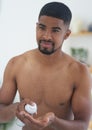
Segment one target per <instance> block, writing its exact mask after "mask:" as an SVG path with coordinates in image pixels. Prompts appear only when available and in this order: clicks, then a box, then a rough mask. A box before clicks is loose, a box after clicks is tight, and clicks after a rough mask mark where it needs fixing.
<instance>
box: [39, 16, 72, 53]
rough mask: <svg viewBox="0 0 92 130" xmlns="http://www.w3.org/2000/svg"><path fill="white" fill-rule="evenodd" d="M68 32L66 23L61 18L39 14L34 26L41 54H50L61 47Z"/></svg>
mask: <svg viewBox="0 0 92 130" xmlns="http://www.w3.org/2000/svg"><path fill="white" fill-rule="evenodd" d="M69 34H70V30H69V29H68V25H65V24H64V22H63V20H61V19H57V18H53V17H49V16H41V17H40V19H39V22H38V23H37V28H36V38H37V43H38V48H39V50H40V51H41V52H42V53H43V54H46V55H50V54H52V53H54V52H55V51H57V50H60V49H61V46H62V43H63V41H64V40H65V39H66V38H67V37H68V36H69Z"/></svg>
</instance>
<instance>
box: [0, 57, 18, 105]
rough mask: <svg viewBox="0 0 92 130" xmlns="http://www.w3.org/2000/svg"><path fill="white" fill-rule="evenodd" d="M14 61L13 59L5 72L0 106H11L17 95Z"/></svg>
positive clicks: (0, 94)
mask: <svg viewBox="0 0 92 130" xmlns="http://www.w3.org/2000/svg"><path fill="white" fill-rule="evenodd" d="M16 90H17V87H16V80H15V68H14V59H11V60H10V61H9V62H8V64H7V66H6V68H5V71H4V76H3V83H2V87H1V89H0V104H6V105H7V104H10V103H11V102H12V101H13V99H14V97H15V94H16Z"/></svg>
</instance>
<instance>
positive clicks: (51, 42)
mask: <svg viewBox="0 0 92 130" xmlns="http://www.w3.org/2000/svg"><path fill="white" fill-rule="evenodd" d="M42 42H46V43H50V44H53V45H54V42H53V41H51V40H40V41H39V43H42Z"/></svg>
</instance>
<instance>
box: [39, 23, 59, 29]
mask: <svg viewBox="0 0 92 130" xmlns="http://www.w3.org/2000/svg"><path fill="white" fill-rule="evenodd" d="M38 25H39V26H42V27H46V26H45V25H44V24H41V23H38ZM52 29H58V30H61V28H60V27H52Z"/></svg>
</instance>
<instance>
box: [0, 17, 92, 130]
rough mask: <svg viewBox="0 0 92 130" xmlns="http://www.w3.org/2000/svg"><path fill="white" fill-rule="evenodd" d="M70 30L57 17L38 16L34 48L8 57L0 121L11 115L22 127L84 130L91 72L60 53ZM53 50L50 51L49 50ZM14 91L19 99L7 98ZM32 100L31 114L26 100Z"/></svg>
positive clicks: (88, 107) (89, 113)
mask: <svg viewBox="0 0 92 130" xmlns="http://www.w3.org/2000/svg"><path fill="white" fill-rule="evenodd" d="M70 33H71V31H70V30H69V25H67V24H65V23H64V22H63V20H61V19H57V18H54V17H49V16H41V17H40V19H39V21H38V23H37V24H36V39H37V43H38V46H39V45H40V49H41V51H44V50H45V51H47V52H49V53H51V52H53V53H52V54H47V55H46V54H43V53H42V52H41V51H39V49H34V50H30V51H28V52H25V53H24V54H21V55H19V56H16V57H14V58H12V59H11V60H10V61H9V63H8V64H7V66H6V69H5V73H4V80H3V84H2V88H1V90H0V103H1V105H0V122H1V123H2V122H8V121H9V120H11V119H12V118H14V117H15V116H17V117H18V118H19V119H20V120H22V121H23V122H24V123H25V126H24V127H23V130H40V129H42V130H87V127H88V123H89V120H90V115H91V77H90V73H89V71H88V69H87V66H86V65H85V64H83V63H80V62H78V61H76V60H75V59H73V58H72V57H70V56H69V55H67V54H65V53H64V52H63V51H62V44H63V42H64V40H66V39H67V38H68V37H69V35H70ZM52 50H53V51H52ZM17 90H18V92H19V95H20V103H14V104H13V100H14V97H15V94H16V91H17ZM32 102H36V103H37V106H38V111H37V114H35V115H33V116H32V115H30V114H28V113H27V112H26V111H25V110H24V107H25V105H26V104H32Z"/></svg>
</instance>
